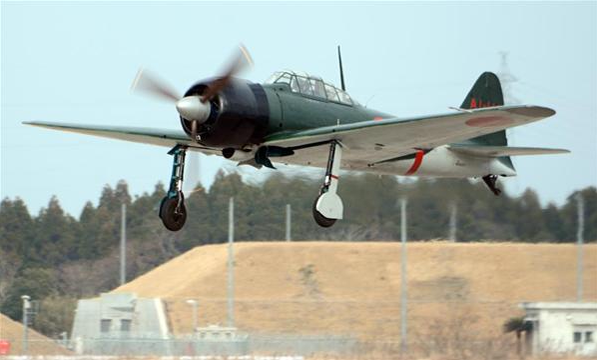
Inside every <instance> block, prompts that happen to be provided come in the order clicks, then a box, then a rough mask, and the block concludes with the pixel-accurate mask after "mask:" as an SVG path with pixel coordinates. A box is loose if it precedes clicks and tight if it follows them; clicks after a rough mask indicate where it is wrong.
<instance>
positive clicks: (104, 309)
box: [71, 293, 169, 354]
mask: <svg viewBox="0 0 597 360" xmlns="http://www.w3.org/2000/svg"><path fill="white" fill-rule="evenodd" d="M168 336H169V331H168V323H167V319H166V312H165V309H164V304H163V303H162V300H160V299H145V298H138V297H137V295H136V294H112V293H109V294H101V295H100V297H99V298H94V299H82V300H79V301H78V302H77V310H76V314H75V319H74V322H73V330H72V333H71V345H72V347H73V348H74V350H75V351H76V352H77V353H79V354H82V353H90V352H92V353H94V352H96V351H94V350H93V349H92V348H94V347H97V346H98V344H102V343H105V341H101V340H108V339H131V338H136V339H143V338H146V339H168Z"/></svg>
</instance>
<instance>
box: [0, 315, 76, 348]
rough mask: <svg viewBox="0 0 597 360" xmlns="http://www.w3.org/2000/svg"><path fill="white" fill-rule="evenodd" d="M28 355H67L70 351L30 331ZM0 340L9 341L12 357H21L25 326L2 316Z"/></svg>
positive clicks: (0, 317)
mask: <svg viewBox="0 0 597 360" xmlns="http://www.w3.org/2000/svg"><path fill="white" fill-rule="evenodd" d="M28 338H29V345H28V353H29V354H34V355H67V354H69V353H70V351H68V350H66V349H65V348H63V347H62V346H60V345H58V344H56V343H55V342H54V341H53V340H52V339H49V338H47V337H45V336H43V335H41V334H40V333H38V332H36V331H34V330H32V329H31V328H30V329H29V332H28ZM0 340H8V341H10V343H11V347H10V348H11V350H10V355H21V354H22V344H23V342H22V341H23V325H22V324H21V323H20V322H16V321H14V320H12V319H11V318H9V317H8V316H5V315H3V314H0Z"/></svg>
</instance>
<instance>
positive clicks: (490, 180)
mask: <svg viewBox="0 0 597 360" xmlns="http://www.w3.org/2000/svg"><path fill="white" fill-rule="evenodd" d="M497 178H498V177H497V175H492V174H489V175H487V176H483V181H484V182H485V185H487V187H488V188H489V190H491V192H492V193H494V194H495V196H500V194H501V193H502V190H500V189H498V187H497V186H496V185H495V183H496V182H497Z"/></svg>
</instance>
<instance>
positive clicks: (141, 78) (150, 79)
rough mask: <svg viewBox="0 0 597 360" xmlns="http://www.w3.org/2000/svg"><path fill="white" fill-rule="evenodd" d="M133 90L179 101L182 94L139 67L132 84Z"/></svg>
mask: <svg viewBox="0 0 597 360" xmlns="http://www.w3.org/2000/svg"><path fill="white" fill-rule="evenodd" d="M131 91H132V92H139V91H140V92H145V93H147V94H150V95H153V96H155V97H159V98H161V99H163V100H168V101H172V102H175V101H178V100H179V99H180V95H178V93H177V92H176V91H175V90H172V88H171V87H170V86H168V85H167V84H166V82H164V81H163V80H161V79H159V78H157V77H156V76H155V75H153V74H151V73H149V72H148V71H146V70H144V69H143V68H141V69H139V71H138V72H137V76H135V80H133V84H132V85H131Z"/></svg>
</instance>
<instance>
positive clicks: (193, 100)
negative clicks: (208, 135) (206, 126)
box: [176, 96, 211, 123]
mask: <svg viewBox="0 0 597 360" xmlns="http://www.w3.org/2000/svg"><path fill="white" fill-rule="evenodd" d="M176 110H177V111H178V113H179V114H180V116H182V117H183V118H185V119H186V120H191V121H197V122H199V123H203V122H205V121H207V119H208V118H209V114H210V112H211V106H210V104H209V102H205V103H203V102H201V99H200V98H199V96H187V97H183V98H182V99H180V100H178V101H177V102H176Z"/></svg>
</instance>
